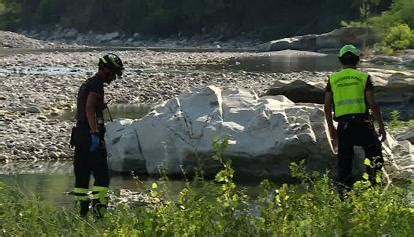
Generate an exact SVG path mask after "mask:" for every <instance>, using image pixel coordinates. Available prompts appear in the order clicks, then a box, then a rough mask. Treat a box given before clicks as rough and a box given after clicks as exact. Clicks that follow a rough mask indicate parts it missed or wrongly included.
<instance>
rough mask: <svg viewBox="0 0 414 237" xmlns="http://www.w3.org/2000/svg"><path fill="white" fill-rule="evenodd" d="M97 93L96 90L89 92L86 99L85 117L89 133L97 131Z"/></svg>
mask: <svg viewBox="0 0 414 237" xmlns="http://www.w3.org/2000/svg"><path fill="white" fill-rule="evenodd" d="M99 97H100V96H99V94H98V93H96V92H90V93H89V95H88V98H87V100H86V118H87V119H88V124H89V128H90V129H91V130H90V133H94V132H98V126H97V124H96V108H97V105H98V100H99Z"/></svg>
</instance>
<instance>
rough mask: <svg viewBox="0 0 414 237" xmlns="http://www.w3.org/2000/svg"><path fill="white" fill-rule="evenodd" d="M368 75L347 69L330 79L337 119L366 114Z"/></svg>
mask: <svg viewBox="0 0 414 237" xmlns="http://www.w3.org/2000/svg"><path fill="white" fill-rule="evenodd" d="M367 80H368V74H367V73H364V72H361V71H358V70H356V69H352V68H345V69H342V70H341V71H339V72H336V73H334V74H332V75H331V76H330V77H329V83H330V85H331V90H332V94H333V102H334V106H335V109H334V114H335V118H337V117H340V116H343V115H348V114H365V113H367V106H366V103H365V87H366V84H367Z"/></svg>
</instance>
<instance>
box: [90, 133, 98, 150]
mask: <svg viewBox="0 0 414 237" xmlns="http://www.w3.org/2000/svg"><path fill="white" fill-rule="evenodd" d="M99 143H100V138H99V134H98V133H97V132H94V133H91V146H90V147H89V151H90V152H95V151H96V149H98V147H99Z"/></svg>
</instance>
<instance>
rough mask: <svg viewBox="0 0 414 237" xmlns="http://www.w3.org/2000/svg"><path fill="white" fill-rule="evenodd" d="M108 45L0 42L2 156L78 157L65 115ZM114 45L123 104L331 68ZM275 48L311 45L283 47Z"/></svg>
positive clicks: (310, 76)
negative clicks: (268, 65) (276, 67)
mask: <svg viewBox="0 0 414 237" xmlns="http://www.w3.org/2000/svg"><path fill="white" fill-rule="evenodd" d="M0 35H1V34H0ZM32 43H33V44H37V43H39V45H40V46H39V47H40V48H41V47H43V46H45V45H44V44H43V43H44V42H43V43H42V42H37V41H33V42H32ZM30 44H31V43H30V42H27V43H26V45H27V46H28V47H33V48H36V47H37V46H33V45H32V46H30ZM47 44H48V43H47V42H46V45H47ZM19 46H21V45H19ZM103 52H105V51H104V50H100V51H98V50H91V49H88V50H85V49H75V50H74V49H59V50H58V49H56V48H53V50H50V49H49V50H41V51H39V50H34V51H33V52H25V53H16V52H14V53H13V51H9V52H8V53H6V54H5V55H3V56H1V55H2V54H1V49H0V65H1V68H0V79H1V81H2V83H1V84H0V127H1V130H0V160H5V161H13V160H17V159H20V160H37V159H51V160H61V159H68V158H71V157H72V150H71V149H70V148H69V146H68V140H69V131H70V129H71V127H72V126H73V122H71V121H68V120H63V119H60V118H59V116H60V115H62V114H63V113H64V112H65V111H67V110H72V109H74V106H75V99H76V93H77V90H78V87H79V86H80V84H81V83H82V82H83V81H84V80H85V79H86V78H87V77H88V76H91V75H93V74H94V73H95V72H96V69H97V65H96V64H97V59H98V58H99V57H100V55H102V53H103ZM115 53H117V54H119V56H120V57H121V58H122V59H123V60H124V61H125V66H126V71H125V75H124V77H123V78H122V79H120V80H117V81H115V82H114V83H113V84H111V85H110V86H108V87H107V89H106V92H107V96H106V98H107V99H113V103H121V104H125V103H127V104H146V105H150V104H153V103H157V102H160V101H164V100H166V99H169V98H172V97H174V96H177V95H179V94H181V93H182V92H184V91H186V90H188V89H190V88H192V87H198V86H205V85H216V86H231V87H236V86H237V87H241V88H247V89H253V90H255V91H256V92H257V93H258V94H263V93H264V92H265V91H267V90H268V89H269V88H270V87H272V85H274V84H276V83H278V84H280V83H289V82H292V81H295V80H298V79H300V80H303V81H304V82H307V83H312V84H314V85H319V87H323V86H324V84H325V81H326V78H327V76H328V75H329V73H330V72H308V71H302V72H293V73H272V72H246V71H243V70H237V71H232V70H228V68H226V66H225V65H226V63H229V62H230V63H234V64H237V63H238V61H237V58H239V57H244V56H257V55H258V54H257V53H247V52H244V53H243V52H168V51H154V50H130V51H115ZM268 54H273V53H266V55H268ZM274 54H278V55H280V54H286V55H293V54H300V55H303V54H309V53H303V52H297V51H284V52H274ZM310 54H312V55H313V56H315V55H314V53H310ZM261 55H263V54H261ZM318 55H319V54H318ZM318 55H316V56H318ZM319 56H323V55H322V54H321V55H319ZM373 72H374V71H373ZM376 75H385V76H384V77H380V79H381V78H384V80H386V78H388V76H390V75H392V74H384V73H377V74H376ZM410 75H411V74H410Z"/></svg>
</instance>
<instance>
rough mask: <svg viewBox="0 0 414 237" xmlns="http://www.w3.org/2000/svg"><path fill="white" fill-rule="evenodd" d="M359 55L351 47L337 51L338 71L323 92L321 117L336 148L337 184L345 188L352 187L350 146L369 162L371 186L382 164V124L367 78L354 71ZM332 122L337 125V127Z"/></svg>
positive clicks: (369, 81)
mask: <svg viewBox="0 0 414 237" xmlns="http://www.w3.org/2000/svg"><path fill="white" fill-rule="evenodd" d="M359 55H360V51H359V50H358V49H357V48H356V47H355V46H353V45H345V46H343V47H342V48H341V50H340V51H339V61H340V62H341V64H342V69H341V70H340V71H338V72H335V73H333V74H332V75H331V76H330V77H329V80H328V84H327V86H326V89H325V107H324V111H325V118H326V121H327V124H328V129H329V134H330V136H331V140H332V145H333V147H334V149H338V163H337V165H338V167H337V168H338V181H339V183H341V184H342V185H345V186H347V187H351V186H352V184H353V181H352V177H351V173H352V160H353V156H354V152H353V147H354V146H362V147H363V149H364V151H365V157H366V158H368V159H369V160H370V165H367V166H366V167H367V174H368V175H369V181H370V182H371V184H372V185H374V184H375V183H376V177H377V174H379V172H380V171H381V168H382V165H383V163H384V159H383V157H382V147H381V142H382V141H385V138H386V132H385V128H384V122H383V120H382V116H381V112H380V109H379V107H378V104H377V102H376V101H375V97H374V88H373V84H372V81H371V78H370V76H369V75H368V74H367V73H365V72H362V71H359V70H357V69H356V66H357V64H358V62H359ZM369 109H371V112H372V115H373V116H374V119H375V120H376V121H377V122H378V125H379V131H378V133H379V135H378V134H377V133H376V131H375V128H374V125H373V123H372V121H371V120H370V114H369ZM332 110H333V117H332ZM333 119H334V120H335V121H337V122H338V127H337V128H335V126H334V124H333ZM379 138H381V142H380V140H379Z"/></svg>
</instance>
